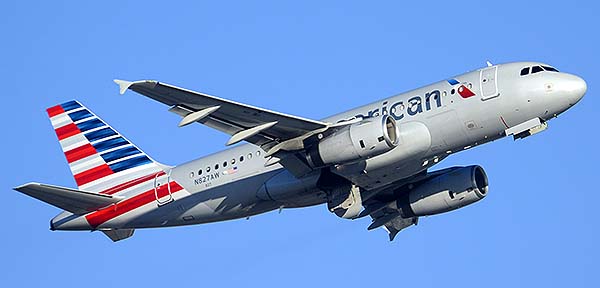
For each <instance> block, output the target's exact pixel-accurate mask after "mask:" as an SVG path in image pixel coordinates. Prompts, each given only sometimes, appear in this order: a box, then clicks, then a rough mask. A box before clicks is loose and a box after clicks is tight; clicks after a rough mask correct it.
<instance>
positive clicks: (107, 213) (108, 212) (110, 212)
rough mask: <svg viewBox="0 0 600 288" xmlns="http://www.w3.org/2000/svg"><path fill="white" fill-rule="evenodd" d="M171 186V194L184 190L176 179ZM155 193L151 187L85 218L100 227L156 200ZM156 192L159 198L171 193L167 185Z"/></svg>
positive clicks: (93, 225)
mask: <svg viewBox="0 0 600 288" xmlns="http://www.w3.org/2000/svg"><path fill="white" fill-rule="evenodd" d="M169 186H170V187H171V194H173V193H176V192H178V191H181V190H183V187H181V185H179V184H177V183H176V182H175V181H172V182H169ZM154 193H155V191H154V189H150V190H148V191H146V192H143V193H140V194H138V195H136V196H133V197H131V198H129V199H126V200H123V201H121V202H119V203H116V204H115V205H112V206H109V207H107V208H105V209H102V210H98V211H95V212H92V213H90V214H88V215H86V216H85V219H86V220H87V222H88V223H89V224H90V225H91V226H92V227H94V228H95V227H98V226H99V225H100V224H102V223H104V222H106V221H109V220H111V219H113V218H115V217H117V216H120V215H123V214H125V213H127V212H129V211H132V210H134V209H137V208H139V207H142V206H144V205H146V204H149V203H151V202H153V201H156V195H155V194H154ZM156 194H157V195H158V198H161V197H164V196H167V195H168V194H169V190H168V188H167V185H163V186H160V187H159V188H157V191H156Z"/></svg>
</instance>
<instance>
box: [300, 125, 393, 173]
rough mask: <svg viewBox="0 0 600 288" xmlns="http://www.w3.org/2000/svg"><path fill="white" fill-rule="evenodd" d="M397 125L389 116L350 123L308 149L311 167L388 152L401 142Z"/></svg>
mask: <svg viewBox="0 0 600 288" xmlns="http://www.w3.org/2000/svg"><path fill="white" fill-rule="evenodd" d="M398 134H399V133H398V126H397V125H396V120H395V119H394V118H392V117H391V116H389V115H384V116H381V117H375V118H368V119H365V120H362V121H360V122H357V123H354V124H350V125H347V126H344V127H342V128H341V129H339V130H337V131H335V132H334V133H332V134H331V135H328V136H326V137H324V138H323V139H321V140H320V141H319V142H318V143H316V144H315V145H313V146H312V147H311V148H309V149H308V153H307V158H308V159H307V160H308V162H309V163H310V165H311V166H313V167H315V168H317V167H324V166H327V165H333V164H345V163H352V162H355V161H358V160H364V159H368V158H371V157H374V156H377V155H380V154H383V153H385V152H388V151H390V150H392V149H394V147H396V146H397V145H398V142H399V141H398V139H399V137H398Z"/></svg>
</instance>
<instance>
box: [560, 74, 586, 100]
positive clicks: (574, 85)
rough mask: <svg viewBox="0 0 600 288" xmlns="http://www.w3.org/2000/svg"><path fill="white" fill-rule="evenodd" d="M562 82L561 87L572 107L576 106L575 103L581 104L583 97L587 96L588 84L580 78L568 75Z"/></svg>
mask: <svg viewBox="0 0 600 288" xmlns="http://www.w3.org/2000/svg"><path fill="white" fill-rule="evenodd" d="M561 82H562V83H561V84H560V86H561V88H562V90H563V91H564V93H565V94H566V97H568V98H569V102H570V103H569V104H570V105H575V103H577V102H579V100H581V98H583V95H585V92H587V84H586V83H585V80H583V79H582V78H581V77H579V76H575V75H571V74H566V75H565V77H564V79H563V80H562V81H561Z"/></svg>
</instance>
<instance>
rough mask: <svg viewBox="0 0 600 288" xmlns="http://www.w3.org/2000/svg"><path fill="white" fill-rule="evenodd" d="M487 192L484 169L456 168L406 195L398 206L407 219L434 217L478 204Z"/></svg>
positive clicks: (422, 184) (474, 167)
mask: <svg viewBox="0 0 600 288" xmlns="http://www.w3.org/2000/svg"><path fill="white" fill-rule="evenodd" d="M487 192H488V179H487V175H486V174H485V171H484V170H483V168H481V166H477V165H474V166H467V167H456V168H450V171H448V172H446V173H444V174H442V175H439V176H435V177H433V178H431V179H429V180H427V181H426V182H424V183H421V184H420V185H418V186H416V187H414V188H413V189H412V190H410V191H409V192H408V193H404V194H403V195H402V197H401V198H400V199H398V203H397V205H398V207H400V208H401V210H402V213H403V216H404V217H412V216H427V215H434V214H440V213H444V212H448V211H452V210H455V209H458V208H461V207H463V206H466V205H469V204H472V203H475V202H477V201H479V200H481V199H483V198H484V197H485V196H486V195H487Z"/></svg>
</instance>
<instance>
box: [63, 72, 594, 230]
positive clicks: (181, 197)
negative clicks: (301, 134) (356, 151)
mask: <svg viewBox="0 0 600 288" xmlns="http://www.w3.org/2000/svg"><path fill="white" fill-rule="evenodd" d="M542 66H543V67H549V66H548V65H546V64H542V63H536V62H516V63H508V64H501V65H496V66H491V67H484V68H481V69H478V70H475V71H472V72H468V73H465V74H461V75H457V76H454V77H451V78H448V79H445V80H442V81H439V82H436V83H433V84H431V85H427V86H424V87H421V88H418V89H415V90H412V91H408V92H405V93H401V94H398V95H395V96H392V97H389V98H385V99H382V100H379V101H375V102H372V103H370V104H367V105H364V106H361V107H358V108H356V109H352V110H350V111H346V112H343V113H339V114H336V115H333V116H331V117H328V118H326V119H323V121H324V122H328V123H336V122H338V121H343V120H348V119H352V118H356V117H359V118H367V117H374V116H380V115H390V116H392V117H393V118H394V119H396V120H397V123H398V125H399V131H400V136H401V144H400V145H398V147H396V148H394V149H392V150H391V151H389V152H387V153H384V154H381V155H379V156H376V157H372V158H370V159H368V160H366V161H361V162H360V163H355V164H353V165H346V166H343V167H334V168H332V169H333V171H334V172H335V173H338V174H340V175H343V176H344V177H346V178H347V179H351V181H352V182H353V183H355V184H356V185H358V186H360V187H362V188H363V189H366V190H377V189H380V188H381V187H385V186H387V185H392V184H393V183H396V182H397V181H401V180H402V179H406V178H407V177H410V176H412V175H415V174H417V173H419V172H422V171H424V170H427V169H428V168H430V167H431V166H433V165H436V164H437V163H439V162H440V161H441V160H442V159H444V158H445V157H447V156H449V155H451V154H454V153H457V152H460V151H464V150H466V149H469V148H472V147H475V146H478V145H481V144H483V143H487V142H490V141H493V140H496V139H499V138H502V137H504V136H506V131H507V129H509V128H511V127H515V126H517V125H519V124H521V123H524V122H527V121H528V120H531V119H536V118H538V119H540V121H542V122H546V121H548V120H550V119H552V118H553V117H556V116H557V115H559V114H560V113H562V112H564V111H566V110H567V109H569V108H570V107H571V106H573V105H574V104H575V103H577V102H578V101H579V100H580V99H581V97H582V96H583V95H584V94H585V92H586V89H587V87H586V84H585V82H584V81H583V80H582V79H581V78H579V77H577V76H574V75H571V74H567V73H562V72H555V71H551V69H546V70H544V68H540V69H541V71H538V68H532V67H542ZM550 68H551V67H550ZM524 69H527V72H528V73H525V72H523V71H524ZM534 70H535V71H536V72H534ZM522 74H525V75H522ZM417 130H418V131H425V132H424V133H421V134H419V135H421V136H419V137H414V136H413V135H416V134H414V133H412V132H413V131H417ZM423 135H425V136H423ZM264 154H265V152H264V151H263V150H262V149H261V148H259V147H257V146H254V145H251V144H243V145H238V146H236V147H233V148H230V149H227V150H223V151H220V152H218V153H214V154H211V155H209V156H206V157H202V158H200V159H197V160H193V161H190V162H187V163H184V164H182V165H179V166H176V167H164V170H165V175H161V176H157V178H156V179H155V180H154V181H149V182H148V183H146V184H144V185H141V186H139V187H135V189H131V190H129V191H124V192H123V194H122V196H124V197H128V196H129V195H135V194H136V193H139V191H140V190H142V191H151V190H152V189H156V187H157V186H160V184H161V182H162V183H167V182H171V181H174V182H176V183H177V184H179V185H180V186H181V187H182V189H180V190H177V191H170V190H169V193H168V195H167V196H164V197H161V196H158V195H157V199H156V201H153V202H151V203H149V204H146V205H143V206H141V207H138V208H136V209H133V210H131V211H127V212H126V213H123V214H120V215H119V216H117V217H114V218H112V219H109V220H108V221H106V222H103V223H101V224H100V225H98V226H94V227H90V225H89V223H88V222H87V221H86V220H85V216H76V215H72V214H70V213H66V212H65V213H62V214H60V215H59V216H57V217H55V219H53V220H52V224H51V225H52V227H53V229H58V230H89V229H103V228H145V227H163V226H176V225H187V224H199V223H208V222H216V221H223V220H229V219H237V218H244V217H249V216H252V215H256V214H260V213H263V212H267V211H271V210H274V209H279V208H291V207H305V206H311V205H317V204H322V203H324V202H326V197H325V193H324V192H323V191H320V189H319V188H318V187H317V186H316V181H317V178H318V175H309V176H307V177H306V178H305V179H296V178H295V177H294V176H292V175H291V174H290V173H289V172H288V171H287V170H286V169H285V168H283V167H282V166H281V165H279V164H274V165H265V164H266V163H267V161H268V158H265V157H264ZM398 159H403V161H398ZM406 159H409V160H406ZM274 191H277V194H275V193H274ZM287 192H289V193H287ZM282 195H284V196H282ZM106 209H111V208H106Z"/></svg>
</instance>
